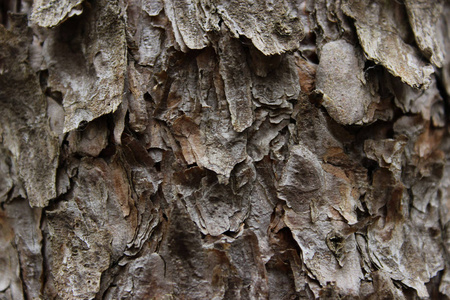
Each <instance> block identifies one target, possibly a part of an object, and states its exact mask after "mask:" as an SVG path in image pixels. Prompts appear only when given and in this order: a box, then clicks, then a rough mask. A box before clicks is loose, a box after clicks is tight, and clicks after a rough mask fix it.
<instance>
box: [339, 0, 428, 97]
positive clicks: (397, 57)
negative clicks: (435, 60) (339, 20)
mask: <svg viewBox="0 0 450 300" xmlns="http://www.w3.org/2000/svg"><path fill="white" fill-rule="evenodd" d="M342 9H343V11H344V12H345V13H346V14H347V15H348V16H350V17H352V18H353V19H355V26H356V32H357V33H358V37H359V40H360V42H361V46H362V48H363V49H364V52H365V53H366V55H367V57H368V58H369V59H371V60H374V61H375V62H376V63H379V64H382V65H383V66H384V67H386V68H387V69H388V70H389V72H391V73H392V74H393V75H394V76H397V77H400V79H401V80H402V81H403V82H405V83H407V84H408V85H410V86H412V87H415V88H420V87H424V88H427V87H428V85H429V84H430V83H431V79H430V75H431V74H432V73H433V72H434V71H433V67H432V66H431V65H429V64H427V63H425V62H424V61H423V60H421V58H420V55H419V54H418V53H417V50H416V49H415V48H413V47H412V46H410V45H408V44H407V43H406V42H405V40H404V39H405V38H406V37H405V34H406V32H405V30H403V28H401V26H400V25H399V24H401V23H400V22H401V20H402V18H404V12H403V8H402V7H401V5H400V4H399V3H398V2H396V1H368V0H365V1H354V0H346V1H344V5H343V7H342ZM402 30H403V31H402ZM406 30H407V29H406Z"/></svg>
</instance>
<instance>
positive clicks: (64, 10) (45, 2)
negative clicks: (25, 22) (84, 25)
mask: <svg viewBox="0 0 450 300" xmlns="http://www.w3.org/2000/svg"><path fill="white" fill-rule="evenodd" d="M83 1H84V0H64V1H53V0H38V1H34V2H33V10H32V12H31V17H30V20H31V22H33V23H35V24H37V25H39V26H41V27H54V26H57V25H59V24H60V23H62V22H64V21H65V20H66V19H68V18H70V17H72V16H77V15H80V14H81V13H82V12H83V7H82V3H83Z"/></svg>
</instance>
